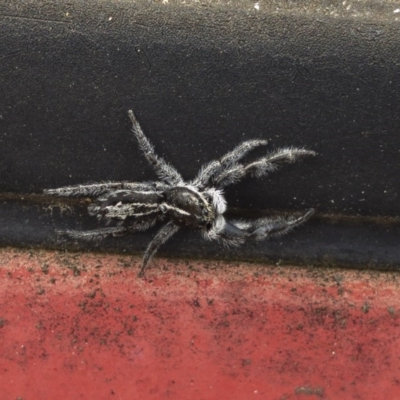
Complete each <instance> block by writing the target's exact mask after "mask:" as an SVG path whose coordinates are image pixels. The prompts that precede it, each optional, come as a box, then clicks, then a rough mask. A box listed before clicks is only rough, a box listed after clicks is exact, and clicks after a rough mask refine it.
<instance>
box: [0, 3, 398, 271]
mask: <svg viewBox="0 0 400 400" xmlns="http://www.w3.org/2000/svg"><path fill="white" fill-rule="evenodd" d="M280 3H281V2H269V3H268V4H267V3H263V2H259V3H254V2H238V3H236V4H235V3H233V5H232V4H231V5H229V4H227V3H226V4H224V3H223V2H212V3H207V4H202V3H193V4H192V3H188V4H186V5H184V4H182V5H179V4H178V3H177V2H173V3H171V2H169V3H167V2H164V3H162V2H160V3H150V2H144V1H138V2H131V1H108V2H100V1H88V2H81V1H77V0H73V1H70V2H68V3H63V2H58V1H31V2H30V1H20V0H18V1H15V0H13V1H9V0H7V1H2V2H1V4H0V91H1V96H0V198H3V203H2V204H1V207H0V241H1V243H3V244H11V243H12V244H19V245H31V244H38V245H60V244H54V233H53V228H60V227H69V228H73V227H74V225H75V224H77V225H80V224H82V226H84V225H85V224H86V225H87V224H89V225H90V224H96V222H95V221H94V222H93V221H89V219H88V217H87V216H86V214H85V213H82V212H80V211H79V212H78V211H74V212H72V214H70V215H69V216H66V215H65V214H64V215H61V216H59V217H55V216H54V215H52V214H50V209H49V208H46V207H48V203H46V204H47V205H45V203H41V202H40V201H39V202H37V201H36V200H35V201H33V202H30V201H29V194H32V193H41V191H42V190H43V189H44V188H51V187H59V186H62V185H69V184H78V183H86V182H96V181H107V180H132V181H137V180H148V179H154V177H155V176H154V174H153V172H152V171H151V168H150V167H149V166H148V165H146V162H145V160H144V158H143V156H142V155H141V154H140V152H139V151H138V148H137V145H136V143H135V141H134V139H133V137H132V135H131V134H130V124H129V120H128V117H127V114H126V110H127V109H129V108H133V109H134V111H135V113H136V114H137V116H138V119H139V121H140V122H141V124H142V126H143V128H144V130H145V132H146V134H147V136H148V137H149V138H150V139H151V141H152V142H153V143H154V145H155V146H156V150H157V152H158V153H159V154H160V155H162V156H164V158H166V159H167V160H168V161H170V162H171V163H172V164H173V165H175V166H176V167H177V168H178V169H179V171H181V172H182V174H183V175H184V177H186V178H190V177H192V176H193V175H194V174H195V173H196V172H197V170H198V169H199V167H200V166H201V165H202V164H203V163H204V162H207V161H209V160H211V159H214V158H217V157H219V156H220V155H221V154H223V153H224V152H226V151H228V150H230V149H231V148H232V147H233V146H235V145H236V144H238V143H240V142H241V141H243V140H245V139H250V138H267V139H270V140H271V146H270V148H274V147H281V146H288V145H293V146H304V147H306V148H309V149H312V150H316V151H317V152H318V157H316V158H314V159H311V160H306V161H305V162H303V163H299V164H294V165H290V166H287V167H284V168H282V169H281V170H280V171H278V172H276V173H274V174H273V175H271V176H270V177H269V178H266V179H262V180H253V179H248V180H245V181H244V182H242V183H241V184H238V185H236V186H234V187H232V188H230V189H229V190H228V191H227V198H228V201H229V204H230V205H231V206H233V207H235V208H238V209H239V210H246V212H250V214H251V213H252V212H254V214H256V213H260V212H263V211H262V210H276V211H278V212H281V211H294V210H296V211H301V210H305V209H308V208H310V207H314V208H316V209H317V211H318V212H319V216H317V219H316V220H314V222H313V223H312V222H311V223H309V224H308V225H306V226H304V227H302V228H301V229H299V230H297V231H296V232H295V233H292V235H291V236H286V237H284V238H282V239H280V240H279V241H276V242H272V241H271V242H270V243H268V245H267V246H264V247H263V246H262V245H261V247H260V246H253V245H249V246H246V247H244V248H241V249H238V250H235V251H225V250H224V251H223V250H219V249H218V246H216V245H215V244H213V245H211V246H210V244H209V243H202V244H201V245H200V246H197V243H198V242H197V241H193V242H192V241H191V240H192V239H186V238H185V237H184V236H181V240H183V241H184V243H186V242H187V243H186V244H185V246H181V247H180V249H179V250H181V249H182V247H185V249H186V250H185V251H184V252H183V253H180V251H174V250H173V249H174V247H173V246H174V245H173V243H174V242H172V244H171V245H167V246H166V248H165V249H164V251H166V254H175V255H179V254H181V255H185V256H186V255H188V256H195V257H201V256H204V257H207V256H218V254H219V252H221V254H225V256H224V257H226V258H232V259H234V258H239V259H241V258H247V259H259V258H261V259H264V258H265V257H267V255H269V256H271V257H272V259H284V260H288V261H291V260H292V261H299V262H312V263H313V262H321V260H325V261H326V262H329V263H333V264H335V263H336V264H343V265H356V264H357V265H361V264H364V265H365V263H369V264H370V265H371V266H376V267H383V268H395V267H396V265H397V263H398V262H399V261H400V254H399V251H398V250H397V243H398V242H399V241H398V239H399V229H398V222H397V215H398V214H399V208H400V206H399V183H398V180H399V179H398V177H399V174H400V162H399V152H400V134H399V132H400V118H399V112H398V109H399V100H400V99H399V97H400V52H399V51H398V49H399V48H400V25H399V19H400V13H399V11H397V9H396V7H394V6H393V4H389V3H385V2H382V3H379V2H374V3H368V2H357V3H352V2H347V3H346V4H345V5H343V4H344V3H342V2H340V4H336V3H329V2H326V3H324V7H322V6H317V5H316V4H317V3H312V2H310V3H308V4H307V5H306V6H303V7H302V8H301V9H299V8H297V9H296V8H290V7H291V6H290V5H286V6H284V7H283V8H282V4H280ZM349 6H350V8H348V7H349ZM293 7H294V6H293ZM318 7H319V8H318ZM5 193H13V196H11V197H7V196H8V195H7V196H6V195H5ZM21 195H25V201H23V202H22V203H21V202H19V201H17V199H18V196H21ZM26 195H28V196H26ZM45 202H48V200H45ZM74 207H75V206H74ZM74 207H73V208H72V210H75V208H74ZM239 213H240V211H239ZM327 214H329V215H331V216H333V220H335V221H339V222H335V223H334V224H333V222H332V219H327V218H326V215H327ZM324 215H325V217H324ZM343 216H348V217H351V218H352V222H351V223H349V222H348V221H347V220H346V218H343ZM64 217H65V218H66V219H64ZM366 217H372V218H374V220H373V222H368V223H363V221H364V220H363V218H366ZM388 218H389V219H388ZM67 221H69V224H70V225H68V226H66V224H67ZM388 221H389V222H388ZM89 225H88V226H89ZM91 226H92V227H93V225H91ZM153 234H154V232H153V233H150V232H149V233H146V234H143V235H141V236H140V237H141V238H143V239H139V238H135V239H134V240H133V239H131V240H130V241H129V240H128V241H127V240H126V239H123V241H121V242H118V243H117V242H116V241H115V240H112V241H111V242H112V243H114V244H104V246H105V248H107V246H111V247H112V248H114V247H115V246H116V247H115V248H116V249H120V250H121V249H122V248H124V249H125V250H128V251H129V250H131V251H135V250H138V249H141V248H142V247H143V246H144V243H147V242H148V240H150V237H151V235H153ZM119 243H121V245H120V244H119ZM122 243H123V245H122ZM176 243H180V241H178V242H177V241H175V246H176ZM63 245H65V244H63ZM67 246H68V244H67ZM113 246H114V247H113ZM213 248H214V250H212V249H213ZM208 249H210V250H208ZM257 249H258V250H257ZM269 256H268V257H269Z"/></svg>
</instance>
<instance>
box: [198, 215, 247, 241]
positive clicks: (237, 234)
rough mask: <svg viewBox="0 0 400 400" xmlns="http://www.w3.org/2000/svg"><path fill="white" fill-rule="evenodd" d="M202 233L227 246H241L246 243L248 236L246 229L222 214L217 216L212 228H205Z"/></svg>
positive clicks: (207, 238) (206, 237)
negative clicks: (234, 223)
mask: <svg viewBox="0 0 400 400" xmlns="http://www.w3.org/2000/svg"><path fill="white" fill-rule="evenodd" d="M202 234H203V237H204V238H205V239H206V240H218V241H219V242H221V243H222V244H223V245H224V246H226V247H230V246H239V245H241V244H243V243H244V241H245V240H246V237H247V236H248V232H247V231H246V230H244V229H240V228H238V227H237V226H235V225H233V224H232V223H230V222H229V221H227V220H226V219H225V218H224V217H223V216H222V215H219V216H218V217H217V218H216V220H215V221H214V223H213V225H212V227H211V228H210V229H206V228H205V229H204V230H203V231H202Z"/></svg>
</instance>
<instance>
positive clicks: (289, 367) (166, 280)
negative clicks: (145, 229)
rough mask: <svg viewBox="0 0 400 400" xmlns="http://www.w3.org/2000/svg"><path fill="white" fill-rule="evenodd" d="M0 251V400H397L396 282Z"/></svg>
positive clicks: (319, 272)
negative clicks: (143, 272)
mask: <svg viewBox="0 0 400 400" xmlns="http://www.w3.org/2000/svg"><path fill="white" fill-rule="evenodd" d="M139 262H140V259H139V258H136V257H129V256H121V255H104V254H64V253H57V252H47V251H42V252H38V251H32V252H29V251H20V250H15V249H14V250H13V249H3V250H1V251H0V371H1V372H0V398H1V399H18V398H22V399H24V400H28V399H29V400H30V399H50V398H51V399H113V398H115V399H129V400H130V399H238V400H239V399H240V400H243V399H253V398H255V399H256V398H260V399H280V400H283V399H287V400H289V399H290V400H291V399H307V400H308V399H309V400H312V399H369V400H371V399H395V398H400V330H399V321H400V319H399V318H400V299H399V298H400V296H399V293H400V287H399V286H400V285H399V282H400V280H399V275H398V274H395V273H382V272H381V273H379V272H370V271H345V270H330V269H326V268H308V269H306V268H296V267H284V266H266V265H254V264H253V265H250V264H243V263H241V264H236V263H234V264H225V263H215V262H203V263H202V262H194V261H188V262H178V261H175V262H171V261H166V260H161V259H158V260H155V261H154V262H153V263H152V269H150V270H149V271H148V275H147V279H146V280H141V279H138V278H137V277H136V274H137V272H138V265H139Z"/></svg>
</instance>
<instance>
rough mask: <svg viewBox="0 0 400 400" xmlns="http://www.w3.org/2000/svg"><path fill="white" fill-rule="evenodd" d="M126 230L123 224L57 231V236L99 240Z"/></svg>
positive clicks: (121, 233)
mask: <svg viewBox="0 0 400 400" xmlns="http://www.w3.org/2000/svg"><path fill="white" fill-rule="evenodd" d="M127 232H128V230H127V228H125V227H123V226H116V227H112V228H101V229H96V230H93V231H70V230H65V231H57V235H58V236H67V237H70V238H72V239H79V240H88V241H96V242H97V241H100V240H102V239H104V238H106V237H107V236H119V235H124V234H126V233H127Z"/></svg>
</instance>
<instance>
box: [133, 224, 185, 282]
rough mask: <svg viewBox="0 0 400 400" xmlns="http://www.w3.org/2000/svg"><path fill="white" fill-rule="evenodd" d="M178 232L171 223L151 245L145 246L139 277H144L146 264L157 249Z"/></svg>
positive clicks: (158, 233) (160, 231)
mask: <svg viewBox="0 0 400 400" xmlns="http://www.w3.org/2000/svg"><path fill="white" fill-rule="evenodd" d="M178 230H179V227H178V226H176V225H175V224H174V223H173V222H172V221H170V222H168V223H167V224H166V225H164V226H163V227H162V228H161V229H160V230H159V231H158V232H157V234H156V236H155V237H154V239H153V240H152V241H151V243H150V244H149V245H148V246H147V249H146V252H145V254H144V257H143V262H142V267H141V268H140V272H139V275H138V276H139V277H143V276H144V272H145V270H146V267H147V264H148V263H149V261H150V260H151V259H152V257H153V256H154V254H156V252H157V250H158V248H159V247H160V246H161V245H162V244H163V243H165V242H166V241H167V240H168V239H169V238H170V237H171V236H172V235H174V234H175V233H176V232H177V231H178Z"/></svg>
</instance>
